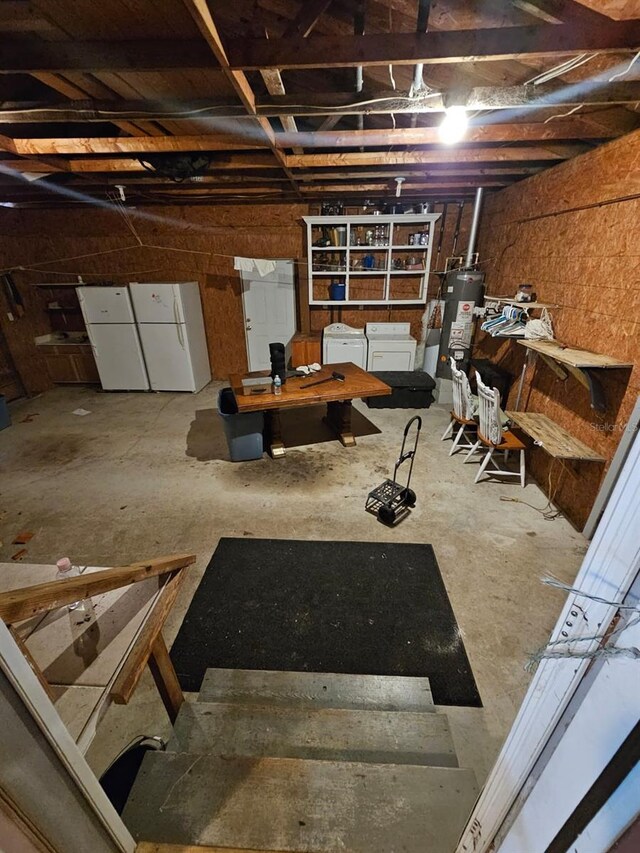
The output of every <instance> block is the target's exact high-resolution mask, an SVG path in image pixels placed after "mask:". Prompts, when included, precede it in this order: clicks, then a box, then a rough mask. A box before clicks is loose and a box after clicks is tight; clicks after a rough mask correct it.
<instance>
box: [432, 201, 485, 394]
mask: <svg viewBox="0 0 640 853" xmlns="http://www.w3.org/2000/svg"><path fill="white" fill-rule="evenodd" d="M481 207H482V187H478V189H477V190H476V197H475V202H474V206H473V219H472V222H471V231H470V233H469V245H468V248H467V255H466V258H465V265H464V268H463V269H457V270H451V271H450V272H448V273H447V275H446V277H445V280H444V284H443V287H442V299H443V300H444V312H443V316H442V332H441V334H440V349H439V350H438V367H437V369H436V376H437V377H439V378H440V379H451V367H450V365H449V359H450V358H451V357H452V356H453V358H454V359H455V360H456V363H457V364H458V367H459V368H460V370H463V371H464V372H465V373H468V371H469V365H470V362H471V343H472V338H473V324H474V315H473V310H474V308H475V307H476V305H479V304H480V303H481V302H482V300H483V297H484V273H481V272H479V271H478V270H474V269H472V258H473V253H474V250H475V244H476V239H477V236H478V226H479V223H480V210H481Z"/></svg>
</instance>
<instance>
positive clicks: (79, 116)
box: [0, 81, 640, 132]
mask: <svg viewBox="0 0 640 853" xmlns="http://www.w3.org/2000/svg"><path fill="white" fill-rule="evenodd" d="M461 96H464V97H465V100H466V104H467V107H468V108H469V109H470V110H474V111H475V110H518V109H526V110H534V109H544V108H548V107H559V108H562V107H572V106H577V105H578V104H582V105H583V106H601V105H613V104H635V103H637V102H638V101H640V81H629V82H625V81H618V82H615V83H608V84H607V85H606V86H605V85H599V84H598V82H597V81H596V83H595V84H593V85H588V84H586V83H585V84H581V85H579V86H578V85H573V86H559V85H558V84H556V83H547V84H543V85H540V86H533V85H528V86H476V87H474V88H473V89H470V90H469V91H468V92H466V93H461ZM362 101H367V103H366V104H363V103H362ZM3 106H4V109H0V124H1V123H4V124H20V123H26V122H28V123H31V122H40V123H45V122H46V123H53V122H60V123H64V122H77V121H83V122H102V121H112V122H115V121H125V120H126V121H140V120H145V119H146V120H154V121H162V120H165V121H166V120H174V121H175V120H180V119H184V120H189V119H198V118H206V119H207V120H208V121H209V122H210V123H211V128H212V132H216V128H215V122H216V119H221V120H223V119H227V118H247V119H248V120H252V119H253V116H251V115H249V114H248V113H247V112H246V109H245V108H244V107H243V106H242V105H240V104H238V103H237V102H236V101H235V100H234V99H231V98H197V99H194V100H188V101H185V100H175V101H172V102H171V103H170V104H167V103H166V102H158V101H152V100H148V101H141V100H128V99H121V100H114V101H111V100H88V99H85V100H77V101H74V103H73V104H69V103H67V102H62V103H53V104H48V103H42V102H26V103H25V102H15V103H14V102H9V101H5V102H4V104H3ZM443 109H444V104H443V102H442V98H441V97H440V96H436V97H428V98H427V97H424V96H417V97H415V98H412V97H410V95H409V93H408V92H406V93H403V92H394V91H378V92H372V91H370V92H363V93H362V96H361V97H358V98H354V94H353V92H325V93H317V94H315V93H314V94H305V95H303V96H302V95H274V96H271V97H269V98H258V99H257V101H256V111H257V114H258V116H262V117H264V118H266V117H268V116H277V115H282V114H284V113H287V114H290V115H294V116H305V115H307V116H314V115H317V116H324V115H327V114H328V116H329V117H328V118H327V120H326V121H325V122H323V125H325V126H324V127H322V126H321V127H320V128H318V129H319V130H328V129H330V126H331V124H332V123H333V124H335V123H336V122H337V121H338V119H339V118H340V117H341V116H342V115H355V114H357V113H367V114H381V115H382V114H386V113H391V112H394V113H413V112H425V113H426V112H442V110H443Z"/></svg>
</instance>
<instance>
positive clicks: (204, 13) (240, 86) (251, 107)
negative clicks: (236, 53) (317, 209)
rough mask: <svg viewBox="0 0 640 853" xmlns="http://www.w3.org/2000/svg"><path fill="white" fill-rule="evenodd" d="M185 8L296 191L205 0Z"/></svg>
mask: <svg viewBox="0 0 640 853" xmlns="http://www.w3.org/2000/svg"><path fill="white" fill-rule="evenodd" d="M183 2H184V4H185V6H186V7H187V10H188V11H189V13H190V14H191V16H192V18H193V19H194V21H195V22H196V25H197V26H198V29H199V30H200V32H201V33H202V35H203V36H204V38H205V40H206V42H207V44H208V45H209V48H210V49H211V52H212V53H213V55H214V56H215V58H216V59H217V60H218V63H219V64H220V67H221V68H222V70H223V72H224V74H225V76H226V77H227V79H228V80H229V82H230V83H231V85H232V86H233V88H234V89H235V91H236V93H237V95H238V97H239V98H240V100H241V101H242V103H243V105H244V106H245V108H246V110H247V112H248V113H249V114H250V115H252V116H256V119H257V122H258V124H259V125H260V128H261V129H262V132H263V133H264V135H265V137H266V139H267V141H268V144H269V147H270V148H271V150H272V152H273V155H274V157H275V158H276V160H277V161H278V163H279V164H280V166H281V167H282V169H283V170H284V172H285V174H286V176H287V178H288V179H289V181H290V183H291V186H292V187H293V189H294V190H296V191H297V186H296V182H295V179H294V177H293V175H292V174H291V172H289V170H288V169H287V165H286V162H285V158H284V157H283V155H282V153H281V152H280V151H279V149H277V148H276V146H275V143H274V133H273V128H272V127H271V124H270V123H269V120H268V119H267V118H264V117H261V116H257V113H256V101H255V96H254V94H253V90H252V89H251V86H250V85H249V81H248V80H247V77H246V75H245V74H244V73H243V72H242V71H236V70H234V69H232V68H231V67H230V64H229V59H228V57H227V53H226V50H225V48H224V45H223V43H222V39H221V38H220V33H219V31H218V28H217V26H216V23H215V21H214V20H213V17H212V15H211V12H210V10H209V6H208V5H207V3H206V0H183Z"/></svg>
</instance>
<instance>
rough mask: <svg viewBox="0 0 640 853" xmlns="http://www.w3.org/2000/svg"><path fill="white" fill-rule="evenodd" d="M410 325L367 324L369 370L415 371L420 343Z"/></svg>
mask: <svg viewBox="0 0 640 853" xmlns="http://www.w3.org/2000/svg"><path fill="white" fill-rule="evenodd" d="M410 331H411V324H410V323H367V328H366V334H367V340H368V342H369V353H368V356H367V370H373V371H377V370H413V369H414V365H415V361H416V347H417V345H418V342H417V341H416V339H415V338H412V337H411V335H410V334H409V333H410Z"/></svg>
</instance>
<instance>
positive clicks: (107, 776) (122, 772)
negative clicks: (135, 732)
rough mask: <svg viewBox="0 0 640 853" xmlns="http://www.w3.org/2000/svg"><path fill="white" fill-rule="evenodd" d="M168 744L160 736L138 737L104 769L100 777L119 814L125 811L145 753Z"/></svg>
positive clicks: (163, 747)
mask: <svg viewBox="0 0 640 853" xmlns="http://www.w3.org/2000/svg"><path fill="white" fill-rule="evenodd" d="M166 746H167V745H166V743H165V742H164V741H163V740H162V738H159V737H149V736H147V735H142V736H141V737H137V738H135V740H132V741H131V743H130V744H129V745H128V746H125V748H124V749H123V750H122V752H121V753H120V755H118V757H117V758H116V759H115V760H114V761H112V762H111V764H110V765H109V767H108V768H107V769H106V770H105V771H104V773H103V774H102V776H101V777H100V784H101V785H102V788H103V790H104V792H105V794H106V795H107V797H109V800H110V801H111V805H112V806H113V807H114V809H115V810H116V811H117V812H118V814H122V812H123V811H124V807H125V805H126V803H127V800H128V799H129V794H130V793H131V789H132V788H133V783H134V782H135V781H136V776H137V775H138V770H140V765H141V764H142V759H143V758H144V757H145V754H146V753H147V752H149V751H150V750H153V751H157V750H165V749H166Z"/></svg>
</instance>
